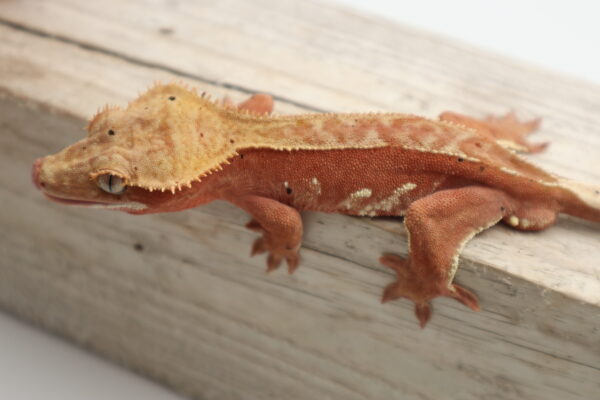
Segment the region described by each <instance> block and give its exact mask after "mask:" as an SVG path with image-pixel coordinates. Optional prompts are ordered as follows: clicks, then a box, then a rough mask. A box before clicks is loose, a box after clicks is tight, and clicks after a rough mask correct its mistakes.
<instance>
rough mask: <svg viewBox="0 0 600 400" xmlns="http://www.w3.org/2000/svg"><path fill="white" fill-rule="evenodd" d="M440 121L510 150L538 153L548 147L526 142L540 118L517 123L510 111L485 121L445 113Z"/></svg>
mask: <svg viewBox="0 0 600 400" xmlns="http://www.w3.org/2000/svg"><path fill="white" fill-rule="evenodd" d="M440 120H442V121H450V122H455V123H459V124H462V125H465V126H467V127H469V128H472V129H475V130H476V131H478V132H479V133H481V134H483V135H486V136H488V137H490V138H492V139H494V140H496V142H497V143H498V144H500V145H501V146H504V147H507V148H509V149H511V150H515V151H522V152H525V153H539V152H541V151H543V150H545V149H546V147H548V142H544V143H530V142H529V141H528V140H527V136H529V135H530V134H531V133H533V132H534V131H536V130H537V129H538V128H539V126H540V123H541V119H540V118H536V119H532V120H530V121H519V119H518V118H517V116H516V115H515V113H514V112H512V111H511V112H509V113H507V114H506V115H504V116H501V117H496V116H493V115H490V116H488V117H486V118H485V119H477V118H472V117H468V116H466V115H462V114H457V113H453V112H449V111H447V112H443V113H442V114H440Z"/></svg>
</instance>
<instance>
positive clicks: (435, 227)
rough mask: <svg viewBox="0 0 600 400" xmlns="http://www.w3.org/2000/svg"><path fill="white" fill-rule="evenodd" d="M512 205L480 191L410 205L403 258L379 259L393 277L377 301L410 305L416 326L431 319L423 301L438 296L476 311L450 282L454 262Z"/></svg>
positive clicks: (444, 194)
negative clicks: (409, 302) (402, 300)
mask: <svg viewBox="0 0 600 400" xmlns="http://www.w3.org/2000/svg"><path fill="white" fill-rule="evenodd" d="M512 203H513V202H512V200H511V199H510V198H509V197H508V196H506V195H505V194H504V193H503V192H501V191H499V190H495V189H491V188H486V187H480V186H467V187H464V188H459V189H450V190H443V191H440V192H436V193H434V194H432V195H430V196H427V197H424V198H422V199H420V200H417V201H415V202H414V203H412V204H411V205H410V207H409V208H408V210H407V212H406V215H405V218H404V223H405V226H406V229H407V231H408V234H409V257H408V258H407V259H404V258H401V257H399V256H396V255H392V254H384V255H383V256H382V257H381V258H380V262H381V263H382V264H383V265H385V266H386V267H388V268H391V269H392V270H394V271H395V272H396V274H397V276H398V279H397V280H396V282H394V283H392V284H390V285H388V286H387V287H386V288H385V290H384V292H383V296H382V302H384V303H385V302H388V301H390V300H394V299H398V298H406V299H409V300H412V301H413V302H414V303H415V314H416V316H417V318H418V320H419V323H420V325H421V327H424V326H425V325H426V324H427V322H428V321H429V318H430V317H431V305H430V303H429V302H430V301H431V300H432V299H434V298H436V297H439V296H447V297H451V298H453V299H455V300H458V301H460V302H461V303H462V304H464V305H466V306H467V307H469V308H471V309H472V310H479V304H478V301H477V297H476V296H475V295H474V294H473V293H472V292H470V291H469V290H467V289H465V288H463V287H462V286H459V285H457V284H453V283H452V280H453V279H454V274H455V273H456V270H457V268H458V257H459V254H460V252H461V251H462V248H463V247H464V245H465V244H466V243H467V242H468V241H469V240H470V239H471V238H472V237H473V236H475V235H476V234H477V233H479V232H481V231H482V230H484V229H486V228H488V227H490V226H492V225H494V224H496V223H497V222H498V221H500V220H501V219H502V218H503V217H504V216H505V214H506V212H507V210H510V209H512V208H513V207H512V206H513V204H512Z"/></svg>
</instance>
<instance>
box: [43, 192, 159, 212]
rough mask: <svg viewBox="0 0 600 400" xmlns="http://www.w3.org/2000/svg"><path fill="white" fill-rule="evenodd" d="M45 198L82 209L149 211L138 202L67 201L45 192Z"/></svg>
mask: <svg viewBox="0 0 600 400" xmlns="http://www.w3.org/2000/svg"><path fill="white" fill-rule="evenodd" d="M43 193H44V196H46V197H47V198H48V199H50V200H52V201H54V202H57V203H61V204H68V205H71V206H82V207H91V208H103V209H109V210H121V211H126V212H130V213H136V212H138V213H139V212H142V211H143V210H145V209H147V208H148V206H147V205H145V204H144V203H139V202H137V201H132V202H126V203H108V202H105V203H103V202H99V201H87V200H74V199H65V198H63V197H58V196H53V195H51V194H48V193H46V192H43Z"/></svg>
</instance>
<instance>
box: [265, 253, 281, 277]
mask: <svg viewBox="0 0 600 400" xmlns="http://www.w3.org/2000/svg"><path fill="white" fill-rule="evenodd" d="M282 259H283V257H282V256H280V255H279V254H274V253H270V254H269V257H267V273H269V272H272V271H275V270H276V269H277V268H279V266H280V265H281V260H282Z"/></svg>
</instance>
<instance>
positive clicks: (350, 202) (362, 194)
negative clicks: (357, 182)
mask: <svg viewBox="0 0 600 400" xmlns="http://www.w3.org/2000/svg"><path fill="white" fill-rule="evenodd" d="M372 194H373V191H372V190H371V189H369V188H364V189H360V190H357V191H356V192H353V193H351V194H350V195H349V196H348V197H346V199H344V201H342V202H341V203H340V205H339V207H341V208H345V209H347V210H351V209H353V208H356V207H357V206H358V205H359V204H360V203H361V201H363V200H364V199H368V198H369V197H371V195H372Z"/></svg>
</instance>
